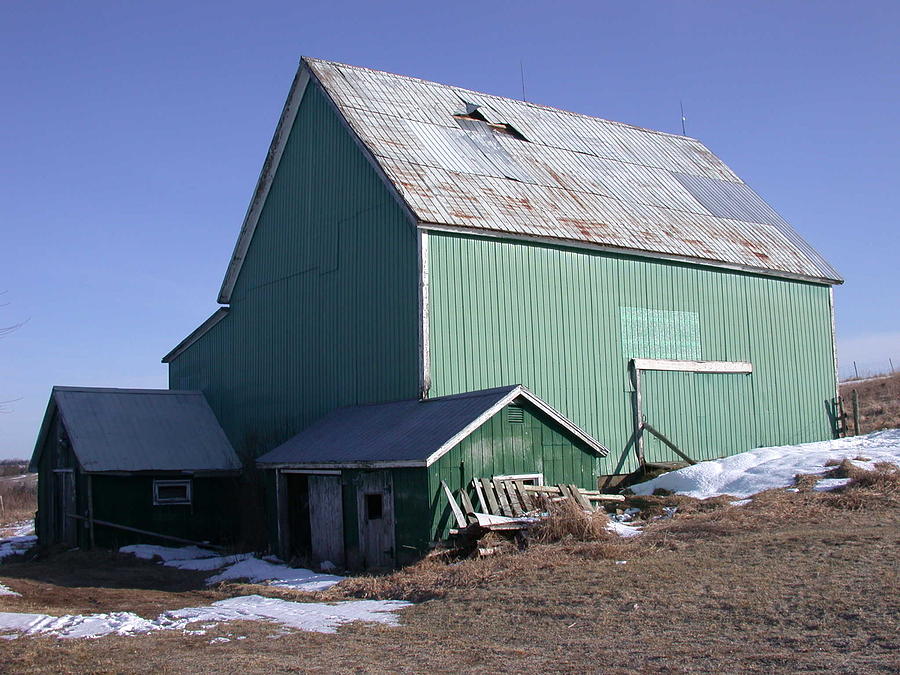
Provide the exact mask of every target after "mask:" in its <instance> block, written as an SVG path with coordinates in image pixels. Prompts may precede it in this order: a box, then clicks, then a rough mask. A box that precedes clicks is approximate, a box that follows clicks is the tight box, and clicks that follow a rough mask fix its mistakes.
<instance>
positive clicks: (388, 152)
mask: <svg viewBox="0 0 900 675" xmlns="http://www.w3.org/2000/svg"><path fill="white" fill-rule="evenodd" d="M304 64H306V65H307V66H308V67H309V68H310V70H311V72H312V73H313V75H314V76H315V78H316V79H317V80H318V81H319V82H320V83H321V85H322V86H323V87H324V89H325V90H326V92H327V93H328V94H329V96H330V97H331V99H332V100H333V101H334V103H335V105H336V106H337V108H338V110H339V111H340V112H341V114H342V115H343V116H344V117H345V118H346V120H347V122H348V124H349V125H350V127H351V128H352V129H353V130H354V131H355V132H356V134H357V135H358V136H359V138H360V139H361V141H362V142H363V143H364V145H365V146H366V147H367V148H368V150H369V151H370V152H371V154H372V155H373V156H374V158H375V160H376V161H377V162H378V164H379V165H380V166H381V168H382V169H383V171H384V173H385V174H386V176H387V178H388V179H389V180H390V182H391V183H393V185H394V186H395V187H396V189H397V191H398V193H399V194H400V196H401V197H402V198H403V200H404V201H405V202H406V203H407V205H408V206H409V207H410V209H411V210H412V211H413V213H414V215H415V216H416V217H417V218H418V219H419V220H420V221H421V222H423V223H426V224H434V225H439V226H448V227H455V228H464V229H471V230H474V231H481V232H483V233H506V234H513V235H523V236H530V237H541V238H551V239H558V240H563V241H569V242H578V243H587V244H594V245H598V246H601V247H605V248H606V247H608V248H613V249H621V250H624V251H634V252H639V253H649V254H657V255H660V256H668V257H675V258H688V259H692V260H698V261H706V262H709V263H711V264H723V263H724V264H726V265H728V266H734V267H739V268H751V269H756V270H760V271H763V272H768V273H776V274H787V275H790V276H800V277H806V278H813V279H824V280H830V281H840V277H839V276H838V274H837V273H836V272H835V270H834V269H833V268H832V267H831V266H830V265H828V263H826V262H825V261H824V260H823V259H822V257H821V256H820V255H819V254H818V253H816V252H815V251H814V250H813V249H812V247H810V246H809V244H807V243H806V242H805V241H804V240H803V239H802V237H800V236H799V235H798V234H797V233H796V232H795V231H794V230H793V229H792V228H791V227H790V225H788V224H787V223H786V222H785V221H784V220H783V219H782V218H781V217H780V216H778V214H777V213H775V212H774V210H772V209H771V207H769V206H768V205H767V204H765V202H763V201H762V199H760V198H759V197H758V195H756V193H754V192H753V191H752V190H750V188H749V187H747V186H746V184H745V183H744V182H743V181H741V179H740V178H739V177H738V176H737V175H736V174H735V173H734V172H733V171H732V170H731V169H729V168H728V167H727V166H726V165H725V164H724V163H723V162H722V161H721V160H720V159H719V158H717V157H716V156H715V155H713V153H712V152H710V151H709V150H708V149H707V148H706V147H705V146H704V145H703V144H702V143H700V142H699V141H697V140H695V139H693V138H688V137H685V136H676V135H673V134H667V133H663V132H658V131H651V130H647V129H641V128H638V127H634V126H630V125H627V124H622V123H619V122H611V121H608V120H603V119H598V118H594V117H588V116H586V115H580V114H576V113H571V112H566V111H563V110H558V109H555V108H550V107H546V106H541V105H536V104H534V103H528V102H524V101H517V100H513V99H507V98H501V97H498V96H491V95H488V94H482V93H477V92H473V91H469V90H466V89H461V88H459V87H453V86H449V85H442V84H437V83H434V82H427V81H425V80H419V79H415V78H411V77H405V76H401V75H393V74H390V73H384V72H380V71H374V70H369V69H366V68H360V67H356V66H348V65H344V64H339V63H333V62H329V61H320V60H316V59H304ZM473 111H474V112H473ZM478 118H481V119H478ZM506 125H508V126H506ZM711 195H712V197H711Z"/></svg>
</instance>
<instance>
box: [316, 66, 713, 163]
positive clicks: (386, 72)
mask: <svg viewBox="0 0 900 675" xmlns="http://www.w3.org/2000/svg"><path fill="white" fill-rule="evenodd" d="M300 60H301V62H304V61H305V62H307V63H323V64H328V65H331V66H341V67H342V68H352V69H354V70H365V71H368V72H370V73H381V74H383V75H390V76H391V77H399V78H403V79H406V80H413V81H415V82H421V83H423V84H428V85H432V86H434V85H437V86H439V87H449V88H451V89H456V90H459V91H465V92H469V93H471V94H477V95H479V96H490V97H492V98H499V99H503V100H504V101H510V102H511V103H515V104H517V105H525V106H530V107H532V108H540V109H543V110H552V111H554V112H559V113H564V114H566V115H572V116H573V117H583V118H586V119H589V120H596V121H599V122H604V123H606V124H614V125H616V126H620V127H626V128H628V129H635V130H637V131H645V132H647V133H651V134H659V135H660V136H667V137H670V138H683V139H686V140H689V141H694V142H696V143H700V144H701V145H703V142H702V141H701V140H700V139H698V138H695V137H694V136H687V135H684V134H675V133H672V132H670V131H662V130H660V129H650V128H649V127H642V126H638V125H637V124H629V123H628V122H620V121H619V120H611V119H608V118H606V117H598V116H597V115H588V114H587V113H581V112H577V111H575V110H566V109H565V108H557V107H556V106H552V105H547V104H546V103H535V102H534V101H521V100H519V99H517V98H512V97H509V96H500V95H499V94H491V93H489V92H486V91H478V90H477V89H467V88H466V87H460V86H458V85H455V84H445V83H443V82H437V81H435V80H426V79H425V78H424V77H416V76H414V75H403V74H402V73H394V72H392V71H390V70H379V69H378V68H367V67H366V66H356V65H353V64H352V63H344V62H342V61H331V60H328V59H317V58H315V57H312V56H303V57H301V59H300ZM704 147H705V146H704Z"/></svg>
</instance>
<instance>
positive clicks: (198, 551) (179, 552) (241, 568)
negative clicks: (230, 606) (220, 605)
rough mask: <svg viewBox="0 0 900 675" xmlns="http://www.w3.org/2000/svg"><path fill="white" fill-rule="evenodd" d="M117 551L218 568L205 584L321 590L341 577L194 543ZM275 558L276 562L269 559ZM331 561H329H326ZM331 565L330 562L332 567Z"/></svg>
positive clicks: (202, 568) (183, 567)
mask: <svg viewBox="0 0 900 675" xmlns="http://www.w3.org/2000/svg"><path fill="white" fill-rule="evenodd" d="M119 552H120V553H131V554H133V555H136V556H137V557H139V558H143V559H144V560H153V559H156V558H159V559H160V560H161V561H162V562H161V564H163V565H165V566H166V567H175V568H177V569H181V570H193V571H203V572H212V571H214V570H222V571H221V572H219V573H218V574H215V575H213V576H211V577H210V578H209V579H207V580H206V583H207V584H210V585H212V584H217V583H219V582H220V581H230V580H233V579H247V580H248V581H249V582H250V583H253V584H261V583H264V584H267V585H269V586H279V587H281V588H294V589H297V590H301V591H310V592H311V591H322V590H325V589H326V588H330V587H331V586H334V585H335V584H336V583H338V582H339V581H343V579H344V577H342V576H338V575H335V574H320V573H318V572H313V571H312V570H307V569H302V568H297V567H288V566H287V565H284V564H281V563H280V561H278V558H274V557H272V556H267V559H266V560H263V559H260V558H256V557H255V556H254V555H253V554H252V553H238V554H235V555H225V556H223V555H220V554H218V553H216V552H214V551H209V550H207V549H204V548H199V547H197V546H183V547H181V548H171V547H168V546H152V545H149V544H136V545H133V546H123V547H122V548H120V549H119ZM273 561H276V562H273ZM329 564H331V563H329ZM333 568H334V566H333V565H332V569H333Z"/></svg>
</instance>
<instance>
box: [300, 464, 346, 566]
mask: <svg viewBox="0 0 900 675" xmlns="http://www.w3.org/2000/svg"><path fill="white" fill-rule="evenodd" d="M308 481H309V530H310V548H311V555H312V560H313V563H314V564H316V565H318V564H320V563H322V562H324V561H326V560H328V561H330V562H332V563H334V564H335V565H337V566H338V567H342V566H343V565H344V508H343V500H342V498H341V477H340V476H316V475H310V476H309V478H308Z"/></svg>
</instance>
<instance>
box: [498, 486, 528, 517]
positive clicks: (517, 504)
mask: <svg viewBox="0 0 900 675" xmlns="http://www.w3.org/2000/svg"><path fill="white" fill-rule="evenodd" d="M501 484H502V485H503V489H504V490H506V496H507V498H508V499H509V507H510V508H511V509H512V512H513V515H514V516H521V515H522V514H523V513H525V509H523V508H522V502H521V501H519V495H517V494H516V486H515V483H514V482H513V481H511V480H504V481H501Z"/></svg>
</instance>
